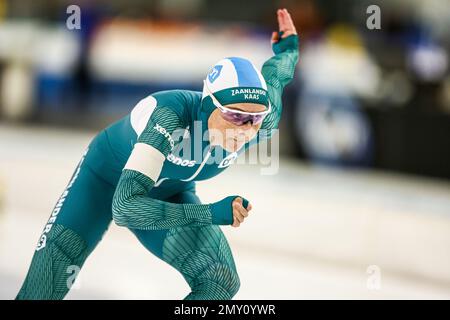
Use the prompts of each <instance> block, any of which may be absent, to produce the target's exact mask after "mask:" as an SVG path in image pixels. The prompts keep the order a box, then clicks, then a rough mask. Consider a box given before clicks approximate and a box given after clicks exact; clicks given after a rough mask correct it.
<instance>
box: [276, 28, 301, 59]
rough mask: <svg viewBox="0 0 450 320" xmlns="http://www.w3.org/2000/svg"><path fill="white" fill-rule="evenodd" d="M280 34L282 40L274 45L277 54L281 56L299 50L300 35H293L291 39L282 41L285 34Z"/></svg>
mask: <svg viewBox="0 0 450 320" xmlns="http://www.w3.org/2000/svg"><path fill="white" fill-rule="evenodd" d="M278 34H279V39H280V40H278V42H275V43H274V44H273V45H272V50H273V52H274V53H275V54H279V53H282V52H285V51H287V50H298V44H299V39H298V35H296V34H291V35H290V36H289V37H287V38H284V39H282V38H281V36H282V35H283V32H282V31H280V32H279V33H278Z"/></svg>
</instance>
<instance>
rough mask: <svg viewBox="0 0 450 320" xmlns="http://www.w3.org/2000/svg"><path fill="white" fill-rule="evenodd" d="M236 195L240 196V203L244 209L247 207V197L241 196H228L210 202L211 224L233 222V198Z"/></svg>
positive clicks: (229, 223)
mask: <svg viewBox="0 0 450 320" xmlns="http://www.w3.org/2000/svg"><path fill="white" fill-rule="evenodd" d="M238 197H240V198H242V205H243V206H244V208H245V209H247V207H248V204H249V202H248V200H247V199H245V198H244V197H241V196H229V197H226V198H224V199H222V200H220V201H217V202H214V203H211V204H210V209H211V213H212V223H213V224H219V225H231V224H233V200H234V199H236V198H238Z"/></svg>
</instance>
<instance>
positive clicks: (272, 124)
mask: <svg viewBox="0 0 450 320" xmlns="http://www.w3.org/2000/svg"><path fill="white" fill-rule="evenodd" d="M273 51H274V53H275V55H274V56H273V57H271V58H270V59H269V60H267V61H266V62H265V63H264V65H263V67H262V70H261V73H262V75H263V76H264V79H265V80H266V83H267V90H268V93H269V99H270V103H271V104H272V112H271V113H270V114H268V115H267V117H266V118H265V119H264V121H263V123H262V126H261V129H263V130H261V133H262V135H261V136H262V137H266V138H269V137H270V136H271V129H276V128H278V122H279V121H280V118H281V111H282V95H283V89H284V87H285V86H286V85H287V84H288V83H289V82H291V81H292V79H293V78H294V72H295V67H296V64H297V61H298V36H297V35H291V36H289V37H287V38H285V39H282V40H281V41H279V42H278V43H275V44H274V45H273Z"/></svg>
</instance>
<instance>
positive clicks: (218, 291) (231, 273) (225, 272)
mask: <svg viewBox="0 0 450 320" xmlns="http://www.w3.org/2000/svg"><path fill="white" fill-rule="evenodd" d="M196 280H197V281H196V282H197V283H198V287H200V288H198V289H200V290H201V291H205V292H208V294H209V296H210V299H231V298H233V297H234V296H235V295H236V293H237V292H238V291H239V288H240V285H241V282H240V279H239V275H238V273H237V272H236V270H235V269H234V268H231V267H230V266H228V265H226V264H214V265H212V266H211V267H210V268H208V269H207V270H206V271H205V272H204V273H203V274H202V275H201V276H200V277H198V278H197V279H196Z"/></svg>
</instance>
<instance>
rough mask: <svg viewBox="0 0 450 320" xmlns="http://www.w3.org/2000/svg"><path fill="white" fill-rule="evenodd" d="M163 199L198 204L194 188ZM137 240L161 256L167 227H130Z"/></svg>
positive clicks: (198, 200)
mask: <svg viewBox="0 0 450 320" xmlns="http://www.w3.org/2000/svg"><path fill="white" fill-rule="evenodd" d="M164 201H167V202H171V203H196V204H200V203H201V201H200V199H199V197H198V196H197V195H196V194H195V190H185V191H182V192H179V193H177V194H175V195H174V196H172V197H170V198H167V199H165V200H164ZM131 231H132V232H133V233H134V234H135V235H136V237H137V238H138V240H139V241H140V242H141V243H142V244H143V245H144V247H145V248H146V249H147V250H149V251H150V252H152V253H153V254H154V255H156V256H157V257H159V258H162V247H163V243H164V240H165V238H166V234H167V232H168V231H169V230H168V229H164V230H138V229H131Z"/></svg>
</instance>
